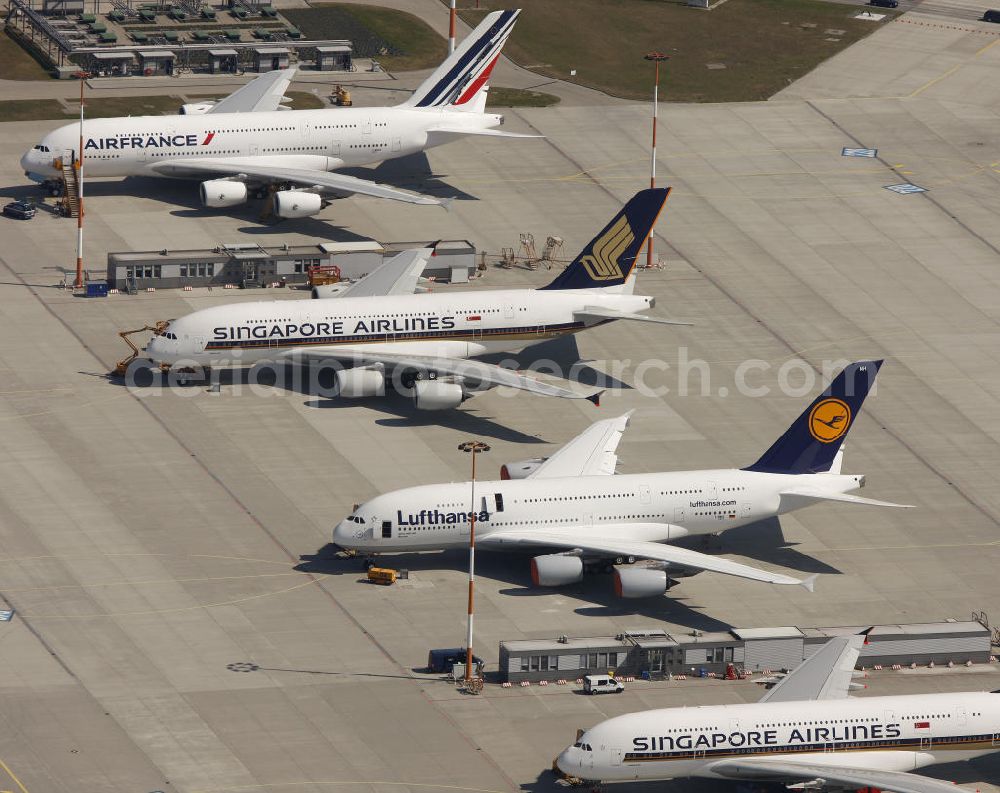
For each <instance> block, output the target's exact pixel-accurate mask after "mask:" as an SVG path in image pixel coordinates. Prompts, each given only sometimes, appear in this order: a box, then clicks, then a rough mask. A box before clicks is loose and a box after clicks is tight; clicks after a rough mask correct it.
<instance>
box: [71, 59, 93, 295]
mask: <svg viewBox="0 0 1000 793" xmlns="http://www.w3.org/2000/svg"><path fill="white" fill-rule="evenodd" d="M75 76H76V77H77V79H79V81H80V148H79V150H78V151H77V154H76V163H74V167H75V168H76V200H77V203H76V280H74V281H73V288H74V289H82V288H83V83H84V81H85V80H86V79H87V78H88V77H90V74H89V73H88V72H85V71H79V72H77V73H76V75H75Z"/></svg>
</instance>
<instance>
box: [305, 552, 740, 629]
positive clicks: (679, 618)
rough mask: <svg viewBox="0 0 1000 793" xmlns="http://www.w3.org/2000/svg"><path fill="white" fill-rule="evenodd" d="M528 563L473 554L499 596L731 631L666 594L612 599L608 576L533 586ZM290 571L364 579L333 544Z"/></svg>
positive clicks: (441, 557)
mask: <svg viewBox="0 0 1000 793" xmlns="http://www.w3.org/2000/svg"><path fill="white" fill-rule="evenodd" d="M530 558H531V555H530V554H528V553H509V552H503V551H490V552H489V553H479V554H477V555H476V575H477V576H478V577H479V578H488V579H491V580H493V581H501V582H505V583H507V584H510V585H511V586H510V587H508V588H503V589H500V594H501V595H504V596H508V597H534V598H537V597H542V596H546V595H558V594H565V595H567V596H569V597H573V598H576V599H579V600H585V601H589V602H590V603H592V604H593V605H592V606H582V607H580V608H577V609H576V613H577V614H580V615H583V616H594V617H617V616H630V617H633V616H634V617H645V618H648V619H650V620H658V621H665V622H670V623H673V624H676V625H684V626H685V627H687V628H691V629H698V630H701V631H725V630H729V628H731V627H732V626H731V625H729V624H728V623H726V622H723V621H721V620H717V619H715V618H713V617H711V616H709V615H707V614H704V613H702V612H701V610H700V607H696V606H689V605H687V604H686V603H685V602H684V599H683V598H678V597H677V596H676V595H674V594H672V593H669V592H668V593H667V594H666V595H665V596H662V597H659V598H643V599H636V600H622V599H620V598H618V597H616V596H615V594H614V591H613V587H612V583H611V576H610V575H602V574H592V575H587V576H585V577H584V579H583V581H581V582H580V583H579V584H573V585H570V586H565V587H555V588H548V587H546V588H539V587H535V586H533V584H532V582H531V574H530V564H529V560H530ZM379 559H380V562H379V563H380V564H384V565H386V566H389V567H392V568H394V569H398V570H407V571H409V572H422V571H427V570H454V571H457V572H464V571H465V570H467V569H468V559H469V557H468V552H467V551H466V550H465V549H463V548H457V549H452V550H447V551H430V552H425V553H394V554H386V555H385V556H380V557H379ZM295 570H297V571H299V572H304V573H314V574H317V575H346V576H348V577H356V578H357V579H358V580H359V581H361V580H363V578H364V568H363V566H362V557H348V558H343V557H340V556H338V555H337V548H336V546H334V545H333V544H332V543H330V544H327V545H325V546H323V547H322V548H320V549H319V550H318V551H317V552H316V553H315V554H311V555H302V556H300V557H299V564H298V565H297V566H296V567H295ZM681 586H683V582H682V583H681Z"/></svg>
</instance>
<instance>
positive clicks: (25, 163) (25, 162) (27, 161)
mask: <svg viewBox="0 0 1000 793" xmlns="http://www.w3.org/2000/svg"><path fill="white" fill-rule="evenodd" d="M32 151H34V150H33V149H29V150H28V151H26V152H25V153H24V156H22V157H21V170H22V171H24V172H25V173H29V172H30V171H31V152H32Z"/></svg>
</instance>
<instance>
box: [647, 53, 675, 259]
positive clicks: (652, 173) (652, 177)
mask: <svg viewBox="0 0 1000 793" xmlns="http://www.w3.org/2000/svg"><path fill="white" fill-rule="evenodd" d="M643 57H644V58H645V59H646V60H647V61H652V62H653V64H654V65H655V67H656V73H655V74H656V76H655V78H654V79H653V148H652V152H651V155H650V158H649V187H650V189H652V188H654V187H656V116H657V111H658V109H659V98H660V97H659V94H660V63H661V62H662V61H668V60H670V56H669V55H666V54H664V53H662V52H647V53H646V54H645V55H644V56H643ZM646 266H647V267H652V266H653V229H650V230H649V239H648V240H646Z"/></svg>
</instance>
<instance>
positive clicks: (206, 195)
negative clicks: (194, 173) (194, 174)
mask: <svg viewBox="0 0 1000 793" xmlns="http://www.w3.org/2000/svg"><path fill="white" fill-rule="evenodd" d="M246 200H247V186H246V185H245V184H243V182H234V181H231V180H230V179H213V180H212V181H210V182H202V183H201V203H202V206H206V207H212V208H213V209H220V208H222V207H234V206H236V205H237V204H242V203H244V202H245V201H246Z"/></svg>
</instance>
